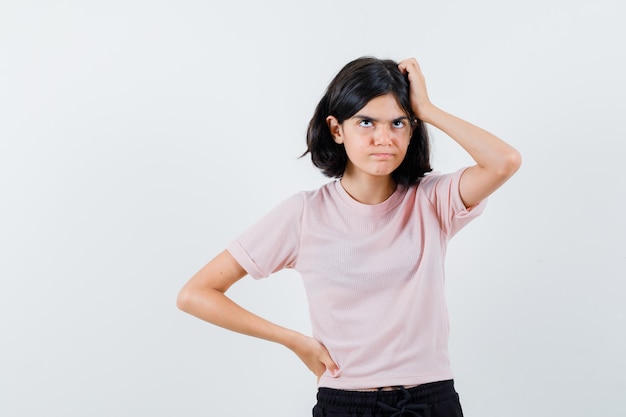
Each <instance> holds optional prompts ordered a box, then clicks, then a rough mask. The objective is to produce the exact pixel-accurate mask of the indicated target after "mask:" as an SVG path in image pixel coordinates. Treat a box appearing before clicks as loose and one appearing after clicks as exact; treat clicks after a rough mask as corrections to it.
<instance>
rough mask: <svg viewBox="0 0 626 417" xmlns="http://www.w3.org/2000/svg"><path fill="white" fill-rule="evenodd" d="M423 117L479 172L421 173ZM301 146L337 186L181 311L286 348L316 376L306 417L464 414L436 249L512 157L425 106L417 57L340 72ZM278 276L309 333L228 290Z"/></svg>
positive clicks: (425, 166)
mask: <svg viewBox="0 0 626 417" xmlns="http://www.w3.org/2000/svg"><path fill="white" fill-rule="evenodd" d="M424 123H428V124H430V125H432V126H435V127H437V128H438V129H440V130H442V131H443V132H445V133H446V134H447V135H448V136H450V137H451V138H452V139H454V140H455V141H456V142H457V143H458V144H459V145H461V146H462V147H463V148H464V149H465V150H466V151H467V152H468V153H469V154H470V156H471V157H472V158H473V159H474V161H475V162H476V164H475V165H473V166H471V167H469V168H465V169H460V170H458V171H457V172H454V173H451V174H445V175H439V174H428V173H429V172H430V171H431V168H430V162H429V144H428V136H427V131H426V127H425V125H424ZM307 145H308V149H307V153H310V154H311V159H312V161H313V163H314V164H315V166H317V167H318V168H320V169H321V170H322V172H323V173H324V174H325V175H327V176H329V177H333V178H338V180H335V181H333V182H330V183H328V184H326V185H324V186H322V187H321V188H319V189H318V190H315V191H308V192H302V193H299V194H296V195H294V196H292V197H290V198H288V199H286V200H285V201H283V202H282V203H281V204H280V205H278V206H277V207H276V208H275V209H274V210H272V211H270V212H269V213H268V214H267V215H266V216H265V217H263V218H262V219H261V220H260V221H259V222H258V223H256V224H255V225H254V226H252V227H251V228H250V229H248V230H247V231H246V232H245V233H243V234H242V235H241V236H240V237H239V238H238V239H237V240H235V241H233V242H232V243H231V244H230V245H229V246H228V247H227V249H226V250H225V251H223V252H222V253H220V254H219V255H217V257H215V258H214V259H213V260H211V261H210V262H209V263H208V264H207V265H206V266H204V267H203V268H202V269H201V270H200V271H199V272H198V273H197V274H196V275H194V276H193V277H192V278H191V280H189V282H188V283H187V284H186V285H185V286H184V287H183V289H182V290H181V292H180V294H179V297H178V307H179V308H180V309H182V310H183V311H186V312H188V313H190V314H192V315H194V316H196V317H199V318H201V319H203V320H206V321H208V322H210V323H213V324H215V325H218V326H221V327H224V328H226V329H230V330H233V331H236V332H240V333H243V334H247V335H250V336H255V337H260V338H263V339H267V340H270V341H273V342H277V343H280V344H283V345H284V346H286V347H287V348H289V349H291V350H292V351H293V352H294V353H295V354H296V355H298V357H299V358H300V359H301V360H302V361H303V362H304V363H305V364H306V366H307V367H308V368H309V369H310V370H311V371H312V372H313V373H314V374H315V375H316V377H317V380H318V385H319V389H318V395H317V399H318V402H317V404H316V406H315V408H314V409H313V415H314V416H315V417H322V416H326V417H343V416H346V417H347V416H380V417H382V416H423V415H424V416H425V415H428V416H431V417H455V416H462V411H461V406H460V404H459V400H458V395H457V393H456V391H455V390H454V385H453V381H452V372H451V369H450V363H449V358H448V315H447V309H446V303H445V297H444V270H443V267H444V257H445V252H446V245H447V242H448V240H449V239H450V238H451V237H452V236H453V235H454V234H455V233H456V232H457V231H459V230H460V229H461V228H462V227H463V226H465V225H466V224H467V223H468V222H469V221H470V220H472V219H473V218H474V217H476V216H477V215H479V214H480V213H481V211H482V210H483V206H484V203H483V202H484V200H485V199H486V198H487V197H488V196H489V195H490V194H491V193H492V192H494V191H495V190H496V189H497V188H498V187H500V186H501V185H502V184H503V183H504V182H505V181H506V180H507V179H509V178H510V177H511V175H513V174H514V173H515V171H516V170H517V169H518V168H519V165H520V155H519V153H518V152H517V151H516V150H515V149H513V148H512V147H511V146H509V145H508V144H506V143H505V142H503V141H502V140H500V139H498V138H497V137H495V136H494V135H492V134H490V133H488V132H486V131H484V130H482V129H480V128H478V127H476V126H473V125H472V124H470V123H468V122H465V121H463V120H461V119H459V118H457V117H455V116H453V115H451V114H448V113H446V112H444V111H443V110H441V109H439V108H438V107H436V106H435V105H433V104H432V103H431V102H430V100H429V98H428V94H427V91H426V85H425V82H424V77H423V76H422V73H421V70H420V67H419V65H418V63H417V61H416V60H415V59H407V60H404V61H402V62H400V63H399V64H398V63H396V62H393V61H390V60H379V59H375V58H360V59H357V60H355V61H353V62H350V63H349V64H347V65H346V66H345V67H344V68H343V69H342V70H341V71H340V72H339V73H338V74H337V76H336V77H335V79H334V80H333V81H332V82H331V83H330V85H329V87H328V90H327V91H326V94H325V95H324V97H322V99H321V101H320V103H319V104H318V106H317V108H316V110H315V113H314V115H313V118H312V120H311V122H310V124H309V128H308V132H307ZM282 268H293V269H295V270H297V271H298V272H299V273H300V274H301V276H302V279H303V282H304V286H305V290H306V295H307V299H308V302H309V310H310V317H311V324H312V330H313V336H312V337H309V336H306V335H303V334H301V333H298V332H296V331H293V330H290V329H287V328H284V327H281V326H278V325H276V324H274V323H271V322H269V321H266V320H264V319H263V318H261V317H259V316H256V315H254V314H253V313H251V312H248V311H246V310H245V309H243V308H242V307H240V306H239V305H237V304H236V303H234V302H233V301H231V300H230V299H229V298H228V297H226V296H225V292H226V291H227V290H228V288H230V286H231V285H233V284H234V283H235V282H237V281H238V280H240V279H241V278H242V277H244V276H245V275H246V274H250V275H251V276H252V277H254V278H263V277H267V276H268V275H270V274H272V273H273V272H276V271H278V270H280V269H282Z"/></svg>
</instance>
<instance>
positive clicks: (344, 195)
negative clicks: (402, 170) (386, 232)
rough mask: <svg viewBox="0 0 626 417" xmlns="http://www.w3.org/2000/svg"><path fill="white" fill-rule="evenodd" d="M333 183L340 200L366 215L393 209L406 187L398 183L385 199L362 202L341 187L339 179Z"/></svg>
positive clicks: (404, 192) (351, 208) (356, 211)
mask: <svg viewBox="0 0 626 417" xmlns="http://www.w3.org/2000/svg"><path fill="white" fill-rule="evenodd" d="M334 185H335V186H334V190H335V193H337V195H338V196H339V198H340V199H341V201H342V202H343V203H344V204H345V205H346V206H348V208H349V209H350V210H352V211H353V212H355V213H358V214H362V215H367V216H374V215H379V214H383V213H386V212H388V211H390V210H392V209H394V208H395V207H397V206H398V204H399V203H400V201H401V200H402V198H403V196H404V194H406V187H405V186H403V185H401V184H398V185H397V186H396V189H395V190H394V192H393V193H392V194H391V195H390V196H389V197H388V198H387V199H386V200H385V201H383V202H381V203H378V204H364V203H361V202H358V201H356V200H355V199H354V198H352V196H350V194H348V192H347V191H346V190H345V189H344V188H343V186H342V185H341V182H340V180H336V181H335V183H334Z"/></svg>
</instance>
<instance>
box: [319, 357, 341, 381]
mask: <svg viewBox="0 0 626 417" xmlns="http://www.w3.org/2000/svg"><path fill="white" fill-rule="evenodd" d="M323 363H324V365H325V366H326V370H327V371H328V373H329V374H330V375H331V376H332V377H335V378H336V377H338V376H339V366H337V364H336V363H335V362H334V361H333V360H332V359H331V357H330V355H329V356H328V358H326V359H325V360H324V362H323Z"/></svg>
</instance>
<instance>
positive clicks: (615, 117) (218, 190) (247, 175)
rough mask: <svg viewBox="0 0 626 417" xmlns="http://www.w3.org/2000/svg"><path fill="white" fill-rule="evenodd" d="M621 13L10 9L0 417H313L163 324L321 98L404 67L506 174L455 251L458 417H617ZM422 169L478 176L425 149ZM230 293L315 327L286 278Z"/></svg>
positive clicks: (66, 5) (294, 147)
mask: <svg viewBox="0 0 626 417" xmlns="http://www.w3.org/2000/svg"><path fill="white" fill-rule="evenodd" d="M623 9H624V6H623V5H622V4H621V3H620V2H619V1H617V0H615V1H609V0H599V1H595V2H588V1H565V0H563V1H550V0H529V1H525V2H505V1H498V0H481V1H472V2H462V1H428V2H426V1H384V2H383V1H365V0H359V1H338V0H335V1H328V0H324V1H312V2H307V3H304V2H295V1H278V0H273V1H271V0H270V1H259V2H257V1H252V0H250V1H239V2H237V1H232V2H219V3H218V2H207V1H189V0H181V1H175V2H174V1H172V2H166V1H146V0H143V1H142V0H125V1H107V2H104V1H102V2H96V1H54V2H46V1H40V2H36V1H25V0H3V1H2V2H1V3H0V414H1V415H3V416H64V417H73V416H76V417H78V416H80V417H83V416H152V417H161V416H248V415H260V416H272V417H280V416H285V417H294V416H308V415H310V409H311V407H312V405H313V403H314V396H315V392H316V387H315V378H314V377H313V376H312V375H311V374H309V372H308V371H307V370H306V368H305V367H304V365H302V364H301V363H300V362H299V361H298V359H297V358H296V356H295V355H293V354H292V353H291V352H289V351H288V350H287V349H285V348H284V347H282V346H279V345H275V344H272V343H269V342H264V341H259V340H254V339H251V338H246V337H243V336H240V335H236V334H232V333H229V332H227V331H225V330H222V329H219V328H215V327H213V326H211V325H209V324H206V323H203V322H201V321H200V320H197V319H195V318H193V317H191V316H188V315H186V314H184V313H182V312H180V311H178V310H177V309H176V308H175V298H176V294H177V292H178V290H179V289H180V287H181V286H182V285H183V284H184V282H185V281H186V280H187V279H188V278H189V277H191V275H193V273H195V272H196V270H197V269H199V268H200V267H201V266H202V265H203V264H204V263H206V262H207V261H208V260H209V259H210V258H211V257H212V256H213V255H215V254H217V253H218V252H219V251H221V250H222V249H223V248H224V247H225V245H226V244H227V243H228V242H229V241H230V240H231V239H233V238H234V237H236V236H237V235H238V234H239V233H241V232H242V231H243V230H244V229H245V228H246V227H248V226H249V225H250V224H251V223H252V222H254V221H255V220H256V219H257V218H259V217H260V216H261V215H263V214H264V213H265V212H266V211H267V210H269V209H270V208H271V207H273V206H274V205H276V204H277V203H278V202H279V201H280V200H282V199H283V198H286V197H287V196H289V195H291V194H292V193H294V192H297V191H299V190H302V189H311V188H315V187H317V186H319V185H321V184H323V183H324V182H326V181H327V180H326V179H325V178H324V177H322V176H321V174H319V173H318V172H317V171H316V169H315V168H314V167H313V166H312V165H311V164H310V162H309V160H308V158H303V159H297V157H298V156H299V155H300V154H301V153H302V151H304V134H305V129H306V125H307V123H308V120H309V118H310V117H311V115H312V113H313V109H314V107H315V105H316V104H317V102H318V100H319V99H320V97H321V96H322V94H323V91H324V89H325V88H326V86H327V84H328V82H329V81H330V80H331V78H332V77H333V76H334V75H335V74H336V72H337V71H338V70H339V69H340V68H341V67H342V66H343V65H344V64H346V63H347V62H348V61H350V60H352V59H354V58H357V57H359V56H362V55H374V56H377V57H380V58H392V59H395V60H400V59H403V58H406V57H409V56H415V57H417V58H418V60H419V61H420V63H421V65H422V69H423V71H424V73H425V75H426V78H427V82H428V86H429V91H430V95H431V99H432V100H433V101H434V102H435V103H436V104H438V105H439V106H440V107H442V108H444V109H445V110H448V111H450V112H452V113H454V114H456V115H458V116H460V117H463V118H465V119H467V120H470V121H472V122H474V123H476V124H478V125H480V126H482V127H484V128H486V129H488V130H490V131H492V132H494V133H496V134H497V135H499V136H501V137H502V138H504V139H505V140H507V141H508V142H510V143H511V144H512V145H513V146H515V147H516V148H518V149H519V150H520V151H521V152H522V155H523V158H524V163H523V166H522V169H521V170H520V171H519V173H518V174H517V175H516V176H515V177H514V178H513V179H512V180H511V181H510V182H509V183H508V184H507V185H506V186H505V187H504V188H502V189H501V190H499V191H498V192H497V193H496V194H495V195H494V196H493V197H492V198H491V201H490V203H489V207H488V209H487V211H486V212H485V213H484V215H483V216H482V217H481V218H479V219H477V220H476V221H474V222H473V223H472V224H471V225H469V226H468V227H467V228H466V229H465V230H464V231H463V232H461V233H460V234H459V235H458V236H457V237H455V239H453V241H452V242H451V244H450V248H449V253H448V265H447V266H448V276H447V289H448V299H449V308H450V313H451V320H452V336H451V337H452V339H451V353H452V360H453V368H454V370H455V373H456V384H457V389H458V391H459V392H460V394H461V398H462V402H463V406H464V409H465V413H466V415H467V416H468V417H471V416H476V417H478V416H480V417H502V416H508V417H516V416H520V417H521V416H528V415H533V416H546V417H553V416H569V417H577V416H580V417H583V416H585V417H586V416H590V415H596V416H600V415H601V416H603V417H611V416H624V415H625V414H626V406H624V401H623V400H624V392H626V375H625V373H626V360H625V355H624V352H626V284H625V283H624V278H625V277H626V245H625V244H624V236H625V233H626V225H625V221H624V218H625V216H624V214H623V210H624V194H625V188H624V180H625V179H626V178H625V174H624V171H623V160H624V156H625V154H626V153H625V150H624V144H623V142H624V140H625V138H626V127H624V114H625V110H626V106H625V105H624V97H625V96H626V83H625V81H624V76H625V74H626V62H625V61H626V59H625V58H626V57H625V55H626V54H625V51H626V48H625V47H624V39H626V29H625V26H624V24H623V16H624V12H623ZM431 133H432V137H433V152H434V155H433V163H434V166H435V168H436V169H437V170H439V171H444V172H447V171H452V170H456V169H457V168H458V167H460V166H463V165H467V164H470V163H471V160H470V159H469V158H468V156H467V155H465V154H464V153H463V152H462V151H461V150H460V149H459V148H458V146H456V145H455V144H454V143H453V142H452V141H451V140H450V139H449V138H447V137H445V136H444V135H442V134H441V133H439V132H438V131H436V130H435V129H431ZM231 294H232V296H233V297H234V298H235V299H236V300H237V301H238V302H240V303H241V304H243V305H244V306H246V307H247V308H250V309H252V310H253V311H255V312H257V313H259V314H261V315H263V316H265V317H267V318H269V319H271V320H274V321H276V322H278V323H280V324H282V325H285V326H290V327H293V328H296V329H299V330H300V331H303V332H307V331H308V326H309V325H308V317H307V311H306V303H305V299H304V295H303V289H302V286H301V283H300V281H299V278H298V276H297V274H295V273H294V272H292V271H285V272H281V273H279V274H277V275H276V276H274V277H273V278H271V279H268V280H264V281H258V282H257V281H254V280H252V279H250V278H246V279H244V280H243V281H242V282H241V283H240V284H238V285H236V286H235V287H234V288H233V289H232V293H231Z"/></svg>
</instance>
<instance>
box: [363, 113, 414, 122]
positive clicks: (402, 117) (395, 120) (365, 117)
mask: <svg viewBox="0 0 626 417" xmlns="http://www.w3.org/2000/svg"><path fill="white" fill-rule="evenodd" d="M352 118H353V119H366V120H371V121H372V122H380V120H379V119H377V118H375V117H370V116H367V115H365V114H355V115H354V116H352ZM400 120H407V121H408V120H409V118H408V117H407V116H400V117H396V118H395V119H391V121H392V122H398V121H400Z"/></svg>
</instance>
